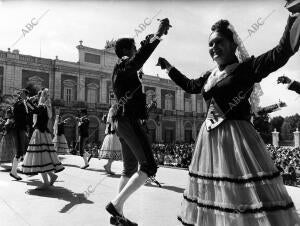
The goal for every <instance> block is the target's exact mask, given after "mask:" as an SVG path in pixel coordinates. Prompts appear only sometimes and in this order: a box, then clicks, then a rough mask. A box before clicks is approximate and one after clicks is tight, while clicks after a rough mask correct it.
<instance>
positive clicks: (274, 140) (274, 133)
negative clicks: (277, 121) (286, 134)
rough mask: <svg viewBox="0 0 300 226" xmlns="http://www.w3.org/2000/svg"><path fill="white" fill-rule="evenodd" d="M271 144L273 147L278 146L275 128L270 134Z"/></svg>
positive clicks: (277, 133)
mask: <svg viewBox="0 0 300 226" xmlns="http://www.w3.org/2000/svg"><path fill="white" fill-rule="evenodd" d="M272 144H273V146H274V147H278V146H279V132H277V130H276V128H275V129H274V131H273V132H272Z"/></svg>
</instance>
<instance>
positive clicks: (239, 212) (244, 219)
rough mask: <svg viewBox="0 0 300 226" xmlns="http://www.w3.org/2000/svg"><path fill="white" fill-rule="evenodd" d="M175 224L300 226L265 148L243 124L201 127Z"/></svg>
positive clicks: (260, 140)
mask: <svg viewBox="0 0 300 226" xmlns="http://www.w3.org/2000/svg"><path fill="white" fill-rule="evenodd" d="M178 219H179V220H180V221H181V222H182V224H183V225H199V226H299V225H300V221H299V217H298V215H297V212H296V210H295V207H294V204H293V202H292V200H291V197H290V196H289V195H288V193H287V190H286V188H285V186H284V184H283V181H282V178H281V176H280V174H279V172H278V170H277V168H276V167H275V165H274V163H273V161H272V159H271V157H270V154H269V153H268V152H267V150H266V148H265V144H264V142H263V140H262V139H261V137H260V136H259V135H258V133H257V132H256V130H255V129H254V127H253V126H252V125H251V124H250V123H249V122H247V121H235V120H230V121H229V120H228V121H225V122H223V124H221V125H220V126H219V127H217V128H215V129H214V130H212V131H210V132H208V131H207V130H206V126H205V123H203V125H202V127H201V129H200V132H199V135H198V139H197V143H196V146H195V151H194V154H193V158H192V162H191V165H190V167H189V177H188V184H187V188H186V190H185V191H184V194H183V200H182V204H181V212H180V215H179V216H178Z"/></svg>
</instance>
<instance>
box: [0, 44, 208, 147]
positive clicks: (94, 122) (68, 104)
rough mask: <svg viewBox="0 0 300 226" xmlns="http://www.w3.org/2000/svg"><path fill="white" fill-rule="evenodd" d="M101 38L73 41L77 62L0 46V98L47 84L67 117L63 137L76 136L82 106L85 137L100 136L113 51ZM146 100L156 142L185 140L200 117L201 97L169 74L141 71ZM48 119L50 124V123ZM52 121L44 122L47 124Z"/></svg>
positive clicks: (99, 138)
mask: <svg viewBox="0 0 300 226" xmlns="http://www.w3.org/2000/svg"><path fill="white" fill-rule="evenodd" d="M112 42H113V41H111V42H109V41H107V43H106V46H105V48H104V49H95V48H90V47H87V46H84V45H83V44H82V41H80V42H79V45H78V46H76V48H77V50H78V54H79V59H78V62H69V61H64V60H60V59H58V57H56V59H54V60H53V59H46V58H40V57H34V56H29V55H23V54H20V53H19V51H18V50H13V51H12V52H11V51H10V50H8V51H7V52H6V51H0V88H1V90H0V95H1V96H2V98H3V100H5V99H9V98H11V97H13V95H15V94H16V92H17V90H18V89H20V88H24V87H26V86H27V85H28V83H34V84H35V85H36V86H38V87H47V88H49V90H50V95H51V98H52V105H53V110H54V112H55V111H56V110H57V109H60V114H61V115H62V117H63V119H65V118H71V120H70V123H68V125H67V126H66V128H65V135H66V137H67V139H68V141H69V142H73V141H75V139H76V137H77V136H78V131H77V129H76V124H77V121H76V117H77V116H78V114H79V111H80V109H82V108H87V110H88V115H89V119H90V138H89V141H90V142H99V141H100V142H101V141H102V140H103V138H104V130H105V124H104V123H102V122H101V118H102V116H103V114H105V113H107V111H108V108H109V106H110V104H111V103H113V102H115V98H114V95H113V92H112V83H111V74H112V70H113V66H114V64H115V63H116V61H117V57H116V55H115V53H114V51H113V48H112V45H111V44H112ZM143 90H144V92H145V93H146V95H147V102H149V101H150V100H151V99H156V101H157V109H156V111H155V112H152V113H151V114H150V118H149V120H148V126H149V129H150V134H151V138H152V140H154V141H156V142H175V141H179V142H183V141H186V142H190V141H192V140H195V139H196V135H197V132H198V131H199V128H200V126H201V124H202V122H203V120H204V115H205V113H204V112H205V111H206V106H205V102H204V101H203V98H202V96H201V95H194V94H193V95H191V94H188V93H185V92H184V91H183V90H182V89H180V88H179V87H177V86H176V85H175V84H174V83H173V82H172V81H171V80H169V79H164V78H160V77H159V76H152V75H143ZM53 120H54V119H52V120H51V123H49V124H51V125H53ZM51 127H52V126H50V129H52V128H51Z"/></svg>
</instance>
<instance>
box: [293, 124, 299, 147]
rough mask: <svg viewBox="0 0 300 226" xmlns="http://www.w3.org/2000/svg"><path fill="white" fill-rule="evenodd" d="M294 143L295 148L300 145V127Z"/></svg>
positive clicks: (295, 133) (295, 134) (296, 132)
mask: <svg viewBox="0 0 300 226" xmlns="http://www.w3.org/2000/svg"><path fill="white" fill-rule="evenodd" d="M294 144H295V148H298V147H300V132H299V130H298V128H297V129H296V131H295V132H294Z"/></svg>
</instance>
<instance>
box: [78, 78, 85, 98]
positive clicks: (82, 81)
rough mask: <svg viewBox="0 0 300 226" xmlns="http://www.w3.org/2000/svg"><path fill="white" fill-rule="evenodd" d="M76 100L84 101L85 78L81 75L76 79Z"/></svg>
mask: <svg viewBox="0 0 300 226" xmlns="http://www.w3.org/2000/svg"><path fill="white" fill-rule="evenodd" d="M77 100H78V101H85V78H84V77H83V76H82V75H81V76H80V77H79V78H78V84H77Z"/></svg>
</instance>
